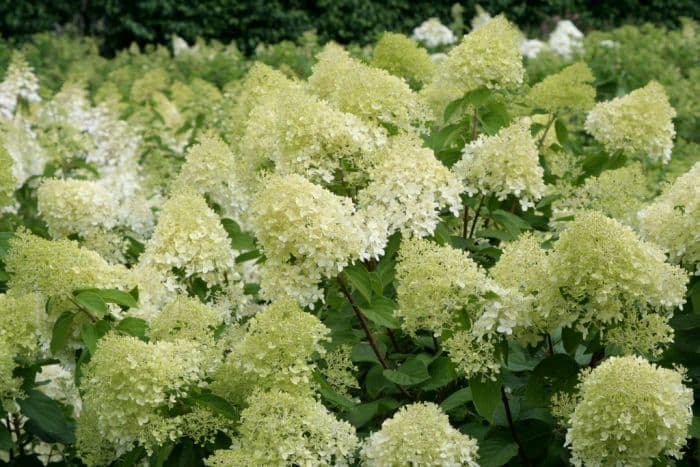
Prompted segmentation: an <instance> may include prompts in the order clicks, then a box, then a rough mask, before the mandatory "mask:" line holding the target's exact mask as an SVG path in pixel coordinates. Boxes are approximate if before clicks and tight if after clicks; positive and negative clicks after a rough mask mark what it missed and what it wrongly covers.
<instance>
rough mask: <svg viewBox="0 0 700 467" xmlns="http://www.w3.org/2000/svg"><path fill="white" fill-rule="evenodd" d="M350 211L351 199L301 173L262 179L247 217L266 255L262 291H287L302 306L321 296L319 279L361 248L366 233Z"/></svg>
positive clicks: (266, 293) (272, 293) (277, 294)
mask: <svg viewBox="0 0 700 467" xmlns="http://www.w3.org/2000/svg"><path fill="white" fill-rule="evenodd" d="M354 212H355V207H354V206H353V204H352V201H351V200H350V199H349V198H344V197H341V196H338V195H335V194H333V193H331V192H330V191H328V190H326V189H325V188H323V187H321V186H319V185H315V184H313V183H311V182H309V181H308V180H307V179H305V178H304V177H302V176H301V175H287V176H279V175H273V176H270V177H268V178H267V179H265V183H264V188H263V189H262V190H261V191H260V192H259V193H257V196H256V197H255V199H254V200H253V204H252V216H251V222H252V224H253V231H254V233H255V234H256V237H257V239H258V242H259V243H260V245H261V246H262V249H263V251H264V253H265V256H266V257H267V259H266V261H265V263H264V264H262V265H261V271H260V274H261V287H262V293H263V295H264V296H266V297H267V298H270V299H274V298H278V297H283V296H285V295H290V296H292V297H294V298H295V299H297V300H298V301H299V302H300V303H302V304H304V305H312V304H313V303H314V302H315V301H316V300H317V299H319V298H321V297H322V296H323V295H322V292H321V291H320V290H319V289H317V284H318V282H320V280H321V279H322V278H323V277H335V276H337V275H338V273H339V272H340V271H342V270H343V268H344V267H345V266H346V265H347V264H348V263H349V262H350V261H353V260H355V259H357V258H358V257H360V253H361V252H362V250H363V247H364V237H363V234H362V230H361V228H360V227H361V226H360V224H359V222H358V218H356V217H355V216H354V215H353V214H354ZM292 259H293V263H290V260H292ZM280 271H283V272H284V273H282V272H280ZM285 276H286V277H285Z"/></svg>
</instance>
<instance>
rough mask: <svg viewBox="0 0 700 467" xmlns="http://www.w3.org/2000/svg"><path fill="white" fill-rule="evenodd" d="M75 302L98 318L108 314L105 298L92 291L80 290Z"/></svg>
mask: <svg viewBox="0 0 700 467" xmlns="http://www.w3.org/2000/svg"><path fill="white" fill-rule="evenodd" d="M75 302H76V303H77V304H78V305H80V306H81V307H82V308H84V309H85V310H87V311H88V312H89V313H92V314H93V315H95V316H96V317H98V318H101V317H103V316H104V315H106V314H107V311H108V309H107V304H106V303H105V301H104V299H103V298H102V297H100V296H99V295H98V294H97V293H95V292H92V291H85V292H80V293H78V295H76V296H75Z"/></svg>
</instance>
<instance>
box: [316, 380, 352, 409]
mask: <svg viewBox="0 0 700 467" xmlns="http://www.w3.org/2000/svg"><path fill="white" fill-rule="evenodd" d="M314 380H315V381H316V383H317V384H318V392H319V393H320V394H321V397H322V398H323V399H324V400H326V401H327V402H330V403H331V404H333V405H335V406H338V407H340V408H343V409H345V410H352V409H353V408H355V406H356V405H357V404H356V403H355V402H353V401H351V400H350V399H348V398H347V397H345V396H343V395H342V394H338V392H336V390H335V389H333V387H332V386H331V385H330V384H328V382H327V381H326V379H325V378H324V377H323V376H321V375H320V374H318V373H315V374H314Z"/></svg>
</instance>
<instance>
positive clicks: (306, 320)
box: [212, 299, 330, 403]
mask: <svg viewBox="0 0 700 467" xmlns="http://www.w3.org/2000/svg"><path fill="white" fill-rule="evenodd" d="M329 334H330V330H329V329H328V328H327V327H326V326H325V325H324V324H323V323H321V321H319V319H318V318H316V317H315V316H314V315H312V314H310V313H307V312H305V311H303V310H302V309H301V308H299V305H297V304H296V303H295V302H294V301H293V300H291V299H286V300H282V301H278V302H275V303H273V304H272V305H268V306H267V307H266V308H265V309H264V310H263V311H262V312H260V313H258V314H257V315H255V316H253V317H252V318H251V319H250V321H248V330H247V333H246V334H245V336H244V337H243V338H242V339H241V340H240V342H238V343H237V345H235V347H234V348H233V349H232V351H231V353H230V354H229V355H228V357H227V359H226V361H225V362H224V364H223V365H222V366H221V368H219V370H218V371H217V373H216V374H215V376H214V383H212V388H213V389H214V391H215V392H217V393H219V394H220V395H222V396H223V397H226V398H227V399H229V400H231V401H233V402H236V403H240V402H243V401H245V399H246V397H247V396H249V395H250V394H251V392H252V391H253V390H255V389H256V388H265V389H272V388H279V389H283V390H285V391H287V392H290V393H304V394H308V393H310V391H309V388H310V387H311V384H312V373H313V371H314V368H315V365H313V364H312V363H311V359H312V357H313V355H314V354H319V355H321V356H323V355H324V354H325V348H324V347H323V342H324V341H327V340H329V338H328V335H329Z"/></svg>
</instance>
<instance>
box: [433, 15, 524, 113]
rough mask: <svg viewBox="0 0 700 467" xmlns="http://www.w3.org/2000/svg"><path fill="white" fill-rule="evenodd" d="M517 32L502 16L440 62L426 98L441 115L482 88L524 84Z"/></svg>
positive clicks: (472, 33) (474, 34) (471, 36)
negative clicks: (459, 100) (463, 98)
mask: <svg viewBox="0 0 700 467" xmlns="http://www.w3.org/2000/svg"><path fill="white" fill-rule="evenodd" d="M519 37H520V36H519V33H518V31H517V29H516V28H515V27H514V26H513V25H512V24H511V23H509V22H508V20H506V19H505V17H504V16H503V15H499V16H497V17H495V18H494V19H492V20H491V21H489V22H488V23H486V24H485V25H484V26H483V27H481V28H479V29H477V30H476V31H472V32H471V33H469V34H468V35H466V36H465V37H464V39H463V40H462V42H461V43H460V44H459V45H458V46H456V47H455V48H453V49H452V50H450V52H449V53H448V56H447V58H446V59H445V60H444V61H442V62H440V64H439V66H438V68H437V70H436V71H435V74H434V78H433V81H432V82H431V83H430V84H429V85H428V86H426V87H425V88H423V91H421V92H422V95H423V96H424V98H425V99H426V100H427V101H428V102H429V103H430V106H431V108H432V109H433V111H434V112H435V113H436V114H437V115H442V111H443V110H444V108H445V106H446V105H447V104H448V103H449V102H450V101H453V100H455V99H459V98H460V97H462V96H463V95H464V94H466V93H467V92H469V91H474V90H476V89H479V88H489V89H496V90H504V89H511V88H516V87H518V86H520V85H521V84H522V83H523V75H524V73H525V69H524V68H523V60H522V57H521V55H520V50H519V48H518V44H519V42H520V38H519Z"/></svg>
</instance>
